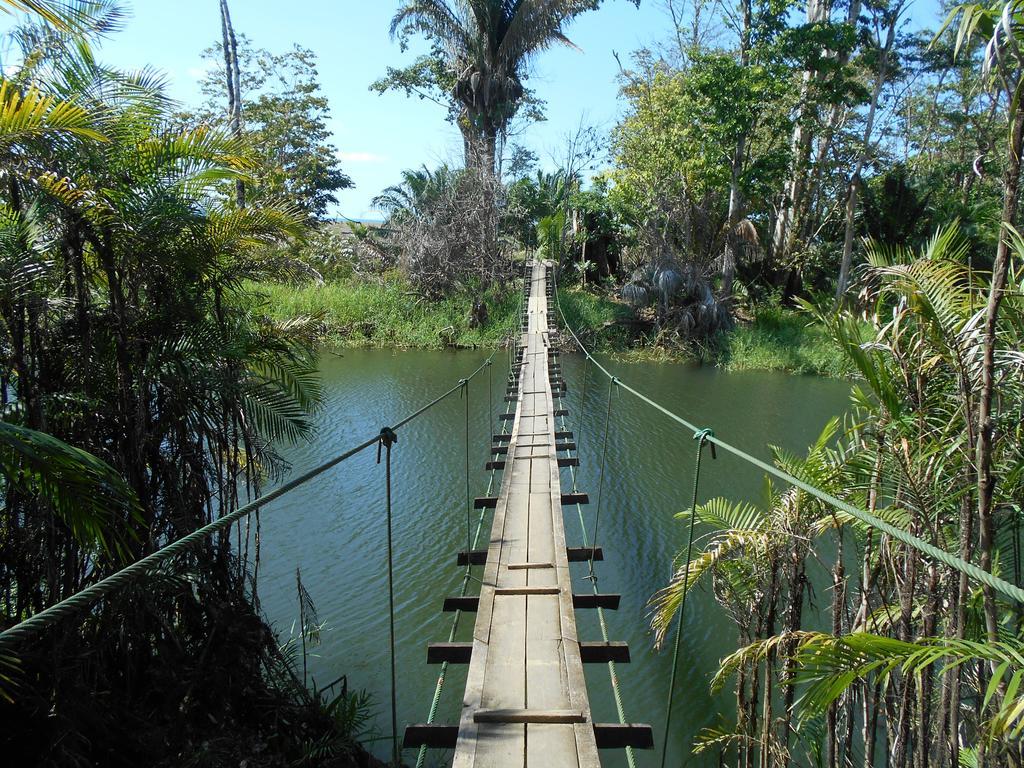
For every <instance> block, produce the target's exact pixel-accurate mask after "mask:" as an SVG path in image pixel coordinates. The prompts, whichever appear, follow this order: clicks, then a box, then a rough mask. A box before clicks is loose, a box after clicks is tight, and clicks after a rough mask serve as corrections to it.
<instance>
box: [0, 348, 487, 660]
mask: <svg viewBox="0 0 1024 768" xmlns="http://www.w3.org/2000/svg"><path fill="white" fill-rule="evenodd" d="M496 351H497V350H495V352H496ZM493 357H494V353H492V354H491V358H493ZM491 358H488V360H490V359H491ZM486 365H487V361H485V362H484V363H483V364H482V365H480V367H478V368H477V369H476V370H475V371H473V372H472V373H471V374H470V375H469V376H467V377H466V380H472V379H473V378H474V377H476V376H477V375H478V374H479V373H480V371H482V370H483V369H484V368H485V367H486ZM462 387H463V385H462V383H461V381H460V383H459V384H456V385H455V386H454V387H452V388H451V389H449V390H447V391H446V392H444V393H443V394H441V395H439V396H437V397H435V398H434V399H433V400H431V401H430V402H429V403H427V404H426V405H424V406H422V407H420V408H419V409H417V410H416V411H413V412H412V413H410V414H409V415H407V416H405V417H404V418H402V419H401V420H399V421H398V422H396V423H395V424H393V425H392V426H391V427H390V429H391V430H392V431H393V432H397V431H398V430H399V429H401V428H402V427H404V426H406V425H407V424H409V423H410V422H411V421H413V420H414V419H416V418H418V417H419V416H421V415H423V414H424V413H426V412H427V411H429V410H430V409H431V408H433V407H434V406H436V405H438V404H439V403H441V402H443V401H444V400H447V399H448V398H449V397H451V396H452V395H453V394H455V393H456V392H458V391H459V390H461V389H462ZM379 441H380V435H379V434H377V435H374V436H373V437H371V438H369V439H368V440H364V441H363V442H361V443H359V444H358V445H356V446H354V447H353V448H350V449H349V450H347V451H345V452H344V453H342V454H340V455H338V456H335V457H334V458H333V459H330V460H329V461H326V462H324V463H323V464H321V465H320V466H318V467H315V468H313V469H311V470H309V471H308V472H305V473H303V474H302V475H299V476H298V477H296V478H295V479H294V480H290V481H289V482H287V483H285V484H284V485H281V486H280V487H278V488H275V489H274V490H273V491H269V492H268V493H265V494H264V495H263V496H260V497H259V498H258V499H254V500H253V501H251V502H249V503H248V504H245V505H244V506H241V507H239V508H238V509H236V510H235V511H234V512H231V513H229V514H227V515H224V516H222V517H219V518H217V519H216V520H214V521H212V522H210V523H207V524H206V525H204V526H203V527H201V528H198V529H196V530H195V531H192V533H189V534H186V535H185V536H182V537H181V538H179V539H176V540H175V541H173V542H171V543H170V544H166V545H165V546H163V547H161V548H160V549H158V550H156V551H155V552H151V553H150V554H148V555H146V556H145V557H142V558H140V559H139V560H136V561H135V562H133V563H131V564H129V565H126V566H125V567H124V568H121V569H120V570H118V571H116V572H115V573H112V574H110V575H109V576H106V577H105V578H103V579H100V580H99V581H97V582H96V583H95V584H92V585H90V586H88V587H85V588H84V589H82V590H80V591H78V592H76V593H75V594H73V595H71V596H70V597H66V598H64V599H63V600H61V601H60V602H58V603H54V604H53V605H51V606H49V607H47V608H44V609H43V610H41V611H40V612H39V613H37V614H34V615H33V616H30V617H28V618H27V619H25V620H24V621H22V622H20V623H18V624H15V625H14V626H13V627H11V628H10V629H6V630H4V631H3V632H0V648H7V647H10V646H12V645H16V644H18V643H20V642H23V641H25V640H27V639H29V638H31V637H33V636H34V635H35V634H36V633H38V632H40V631H42V630H44V629H46V628H47V627H49V626H52V625H53V624H55V623H57V622H58V621H60V620H62V619H64V618H67V617H68V616H71V615H73V614H75V613H77V612H78V611H81V610H84V609H86V608H88V607H89V606H90V605H92V604H93V603H95V602H96V601H98V600H100V599H101V598H103V597H105V596H106V595H109V594H110V593H112V592H115V591H117V590H119V589H123V588H124V587H125V586H127V585H128V584H129V583H130V582H131V581H132V580H134V579H136V578H139V577H141V576H144V575H145V574H147V573H148V572H149V571H150V570H151V569H152V568H153V567H155V566H157V565H159V564H160V563H162V562H164V561H166V560H169V559H171V558H173V557H175V556H177V555H180V554H182V553H184V552H186V551H188V550H189V549H190V548H192V547H194V546H196V545H198V544H199V543H200V542H202V541H203V540H204V539H206V538H207V537H209V536H211V535H213V534H215V533H218V532H220V531H223V530H227V529H228V528H230V527H231V526H232V525H233V524H234V523H236V522H238V521H239V520H241V519H242V518H243V517H246V516H247V515H250V514H252V513H253V512H255V511H256V510H258V509H261V508H263V507H264V506H266V505H267V504H269V503H270V502H272V501H274V500H275V499H279V498H281V497H282V496H284V495H285V494H287V493H289V492H290V491H293V490H295V489H296V488H298V487H299V486H301V485H304V484H306V483H308V482H309V481H310V480H312V479H314V478H316V477H318V476H319V475H322V474H323V473H324V472H327V471H328V470H329V469H332V468H334V467H336V466H337V465H338V464H341V463H342V462H343V461H346V460H347V459H350V458H352V457H353V456H355V455H357V454H359V453H361V452H362V451H364V450H366V449H367V448H369V447H371V446H373V445H376V444H377V443H378V442H379Z"/></svg>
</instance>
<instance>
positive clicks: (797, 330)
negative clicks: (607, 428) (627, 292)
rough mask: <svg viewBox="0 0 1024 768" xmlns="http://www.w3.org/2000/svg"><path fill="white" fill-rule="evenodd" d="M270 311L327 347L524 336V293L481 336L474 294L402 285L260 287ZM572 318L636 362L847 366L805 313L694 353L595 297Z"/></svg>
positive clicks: (785, 313)
mask: <svg viewBox="0 0 1024 768" xmlns="http://www.w3.org/2000/svg"><path fill="white" fill-rule="evenodd" d="M254 289H255V291H256V292H257V293H258V294H259V296H260V304H261V307H262V309H263V311H265V312H266V313H267V314H268V315H269V316H270V317H271V318H273V319H274V320H277V321H282V322H283V321H287V320H292V319H294V318H296V317H303V316H316V317H318V318H320V320H321V322H322V327H323V341H324V344H326V345H329V346H337V347H396V348H416V349H444V348H447V347H493V346H496V345H499V344H503V343H504V342H505V340H506V339H507V338H508V336H509V334H510V333H512V332H513V331H514V330H515V328H516V327H517V322H518V318H517V314H518V309H519V300H520V293H519V290H520V287H519V285H514V286H504V287H501V288H492V289H490V290H488V291H486V292H485V293H484V296H483V298H484V301H485V303H486V305H487V312H488V317H487V322H486V323H484V324H483V325H482V326H480V327H476V328H473V327H471V323H470V316H471V310H472V303H473V299H472V296H471V295H469V294H464V295H457V296H452V297H449V298H445V299H442V300H439V301H431V300H428V299H426V298H425V297H422V296H420V295H419V294H418V293H417V292H416V291H415V290H414V289H413V288H412V286H410V285H409V284H408V283H407V282H405V281H403V280H401V279H400V278H398V277H391V278H390V279H386V280H383V281H381V282H366V281H356V280H353V281H347V280H346V281H331V282H328V283H326V284H325V285H315V284H304V285H288V284H283V283H260V284H258V285H255V286H254ZM560 298H561V304H562V309H563V310H564V312H565V315H566V318H567V320H568V322H569V324H570V325H571V326H572V327H573V329H574V330H576V332H577V333H579V334H580V337H581V339H582V340H583V342H584V343H585V344H586V345H587V346H588V347H591V348H592V349H594V350H595V351H599V352H604V353H611V354H617V355H620V356H622V357H623V358H625V359H630V360H663V361H680V360H699V361H701V362H705V363H708V364H714V365H718V366H720V367H722V368H725V369H727V370H733V371H739V370H780V371H791V372H794V373H807V374H818V375H825V376H841V375H844V374H845V373H847V371H846V370H845V369H844V367H843V364H842V361H841V357H840V355H839V354H838V353H837V351H836V350H835V349H834V347H833V346H832V344H831V343H830V342H829V340H828V339H827V338H826V337H825V335H824V333H823V332H822V331H821V330H820V329H819V328H816V327H813V326H810V325H809V324H808V318H807V316H806V315H803V314H801V313H798V312H794V311H791V310H784V309H781V308H779V307H763V308H760V309H758V310H757V312H755V314H754V318H753V320H751V321H749V322H741V323H739V324H738V325H737V326H736V328H735V329H734V330H733V331H731V332H730V333H728V334H725V335H723V336H722V337H721V338H719V339H718V340H716V341H715V343H713V344H711V345H709V346H707V347H704V348H701V349H689V350H671V349H666V348H665V347H663V346H657V345H654V344H652V343H651V342H650V340H649V339H648V338H647V337H646V336H644V335H642V334H638V333H636V332H635V331H634V329H633V328H632V326H631V325H630V324H629V323H628V321H629V319H630V318H631V317H632V314H631V312H630V310H629V309H628V308H627V307H625V306H624V305H623V304H622V303H620V302H617V301H614V300H612V299H610V298H608V297H605V296H599V295H596V294H594V293H590V292H588V291H582V290H576V289H566V290H564V291H562V293H561V296H560Z"/></svg>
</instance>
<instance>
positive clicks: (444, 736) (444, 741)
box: [402, 723, 459, 749]
mask: <svg viewBox="0 0 1024 768" xmlns="http://www.w3.org/2000/svg"><path fill="white" fill-rule="evenodd" d="M458 738H459V726H457V725H442V724H439V723H417V724H415V725H407V726H406V727H405V737H404V738H403V739H402V747H403V748H405V749H416V748H419V747H428V748H430V749H452V748H454V747H455V742H456V741H457V740H458Z"/></svg>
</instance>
